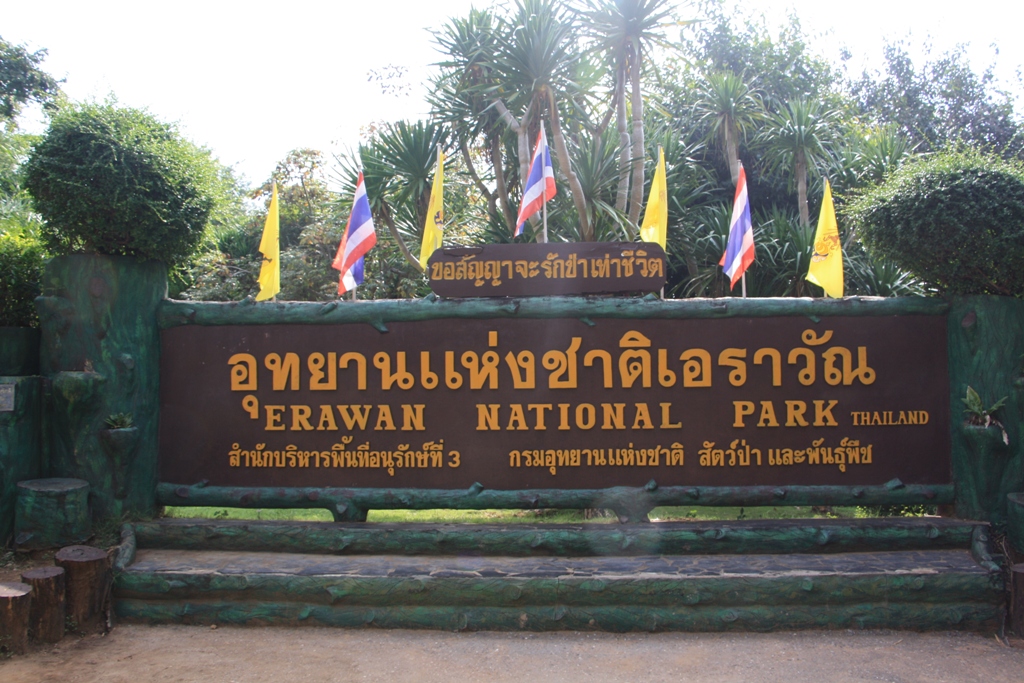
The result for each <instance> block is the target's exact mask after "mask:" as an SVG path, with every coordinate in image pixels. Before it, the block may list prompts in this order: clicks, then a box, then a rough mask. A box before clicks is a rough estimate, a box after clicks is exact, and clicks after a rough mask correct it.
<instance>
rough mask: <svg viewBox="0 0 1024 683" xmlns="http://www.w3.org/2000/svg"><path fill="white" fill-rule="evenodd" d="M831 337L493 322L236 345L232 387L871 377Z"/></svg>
mask: <svg viewBox="0 0 1024 683" xmlns="http://www.w3.org/2000/svg"><path fill="white" fill-rule="evenodd" d="M832 337H833V331H832V330H824V331H823V332H822V333H821V334H820V335H819V334H817V333H815V331H814V330H811V329H807V330H804V332H803V333H802V334H801V336H800V342H801V344H802V345H794V346H793V347H792V348H790V349H785V348H783V349H779V348H775V347H770V346H764V347H758V346H754V347H747V346H743V347H729V348H726V349H723V350H721V351H719V352H718V353H717V354H713V353H712V352H711V351H709V350H708V349H706V348H702V347H700V346H693V347H690V346H682V347H681V348H678V347H677V348H655V346H654V344H653V342H652V341H651V339H650V338H648V337H647V336H646V335H644V334H643V333H642V332H640V331H639V330H629V331H627V332H626V333H625V334H623V335H622V336H621V337H620V338H619V341H618V348H617V349H614V348H613V349H608V348H600V347H595V348H584V346H583V337H577V336H573V337H571V338H570V339H569V343H568V345H567V346H566V347H565V348H550V349H548V350H546V351H543V352H539V353H535V352H534V351H531V350H529V349H516V348H509V349H507V350H506V349H504V348H501V346H500V345H499V339H498V332H497V331H496V330H491V331H490V332H488V338H487V347H488V348H487V350H482V349H479V350H465V351H461V352H458V351H454V350H430V351H419V352H416V351H394V352H387V351H377V352H376V353H373V354H368V353H362V352H359V351H346V352H339V351H318V352H315V353H310V354H308V355H306V356H305V357H301V356H300V355H299V354H297V353H294V352H285V353H284V354H281V353H277V352H274V353H267V354H264V355H263V356H262V358H259V359H258V358H257V357H256V356H255V355H253V354H251V353H236V354H233V355H232V356H231V357H230V358H228V361H227V364H228V365H229V366H230V382H231V391H238V392H255V391H258V390H259V389H260V388H261V382H264V383H265V382H267V381H268V380H269V384H270V387H268V388H271V389H273V390H274V391H300V390H309V391H336V390H338V389H339V388H340V389H344V390H346V391H349V390H356V391H361V392H362V391H368V390H370V389H373V390H376V389H379V390H381V391H395V390H398V391H408V390H410V389H413V388H415V387H418V388H422V389H426V390H429V391H432V390H435V389H441V390H444V389H449V390H458V389H462V388H466V389H470V390H474V391H475V390H479V389H489V390H494V389H499V388H502V389H505V388H509V387H511V388H512V389H513V390H533V389H536V388H538V386H546V387H547V388H549V389H576V388H578V386H579V380H580V376H581V374H582V373H596V374H597V376H598V377H599V379H600V385H601V386H602V387H603V388H605V389H611V388H621V389H650V388H651V387H654V386H660V387H664V388H672V387H683V388H702V387H711V386H714V385H715V384H716V383H719V382H727V383H728V384H729V385H730V386H733V387H742V386H743V385H745V384H746V383H747V377H748V375H749V374H751V373H755V372H756V373H765V378H766V379H768V378H770V382H771V386H773V387H781V386H784V385H786V386H794V385H796V384H799V385H801V386H805V387H809V386H812V385H814V384H815V382H819V381H823V382H824V383H825V384H827V385H829V386H833V387H834V386H850V385H852V384H854V383H857V384H861V385H865V386H867V385H871V384H874V382H875V380H876V374H875V370H874V369H873V368H872V367H871V366H870V365H869V361H868V348H867V347H866V346H856V347H854V348H849V347H847V346H844V345H841V344H837V343H834V342H833V343H831V344H830V343H829V342H831V341H832ZM261 368H262V370H261Z"/></svg>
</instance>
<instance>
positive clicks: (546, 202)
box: [541, 199, 548, 244]
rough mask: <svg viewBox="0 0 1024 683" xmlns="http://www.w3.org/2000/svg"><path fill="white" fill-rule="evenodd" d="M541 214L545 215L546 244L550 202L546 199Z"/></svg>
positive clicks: (545, 241) (545, 240)
mask: <svg viewBox="0 0 1024 683" xmlns="http://www.w3.org/2000/svg"><path fill="white" fill-rule="evenodd" d="M541 213H542V214H543V215H544V243H545V244H547V241H548V200H547V199H545V200H544V203H543V204H542V205H541Z"/></svg>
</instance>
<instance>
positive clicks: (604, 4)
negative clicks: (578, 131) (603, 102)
mask: <svg viewBox="0 0 1024 683" xmlns="http://www.w3.org/2000/svg"><path fill="white" fill-rule="evenodd" d="M673 5H674V3H671V2H669V0H581V2H580V8H579V9H578V10H577V12H578V14H579V16H580V17H581V28H582V30H583V32H584V34H585V35H586V36H587V37H588V38H589V40H590V41H591V45H592V49H593V50H596V51H597V52H598V53H600V54H602V55H605V56H606V58H607V60H608V61H609V62H610V63H611V64H612V68H613V73H614V81H613V94H612V107H613V108H614V110H615V114H616V127H617V130H618V133H619V146H620V149H619V154H620V156H619V184H618V188H617V191H616V198H615V208H616V209H618V210H619V211H623V212H625V211H626V208H627V201H626V199H627V195H628V196H629V203H628V216H629V220H630V222H631V223H633V224H636V222H637V221H638V220H639V218H640V207H641V205H642V203H643V196H644V162H645V157H646V150H645V148H644V101H643V93H642V91H641V88H640V79H641V76H642V75H643V69H644V60H645V57H646V55H647V54H648V53H649V52H650V51H651V50H652V49H653V48H654V47H656V46H667V45H668V41H667V40H666V39H665V29H666V27H667V26H669V25H677V24H678V22H669V19H670V18H671V16H672V8H673ZM627 82H628V83H629V85H630V94H629V98H628V101H629V105H630V109H631V123H632V136H630V133H629V132H628V131H627V124H626V102H627V98H626V83H627ZM630 169H631V172H630ZM630 175H632V191H631V192H630V191H629V187H630V178H629V176H630Z"/></svg>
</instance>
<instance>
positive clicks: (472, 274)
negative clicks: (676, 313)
mask: <svg viewBox="0 0 1024 683" xmlns="http://www.w3.org/2000/svg"><path fill="white" fill-rule="evenodd" d="M427 275H428V276H429V278H430V289H432V290H433V291H434V293H435V294H437V295H438V296H447V297H485V296H512V297H518V296H566V295H578V294H602V293H607V294H611V293H617V292H657V291H658V290H659V289H661V288H662V287H663V286H664V285H665V252H664V250H662V248H661V247H660V246H659V245H657V244H654V243H652V242H572V243H568V242H565V243H548V244H487V245H484V246H480V247H451V248H448V249H438V250H437V251H435V252H434V253H433V255H432V256H431V257H430V262H429V263H428V264H427Z"/></svg>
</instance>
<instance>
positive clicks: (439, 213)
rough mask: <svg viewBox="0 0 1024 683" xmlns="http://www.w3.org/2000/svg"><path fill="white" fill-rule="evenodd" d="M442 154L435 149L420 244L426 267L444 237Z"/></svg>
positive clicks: (421, 261)
mask: <svg viewBox="0 0 1024 683" xmlns="http://www.w3.org/2000/svg"><path fill="white" fill-rule="evenodd" d="M442 225H444V154H443V153H442V152H441V149H440V148H438V150H437V172H436V173H434V185H433V187H431V188H430V203H429V204H428V205H427V223H426V225H424V226H423V244H422V246H420V265H421V266H423V267H424V268H426V267H427V261H429V260H430V255H431V254H433V253H434V250H435V249H440V248H441V241H442V240H443V239H444V233H443V232H442V227H441V226H442Z"/></svg>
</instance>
